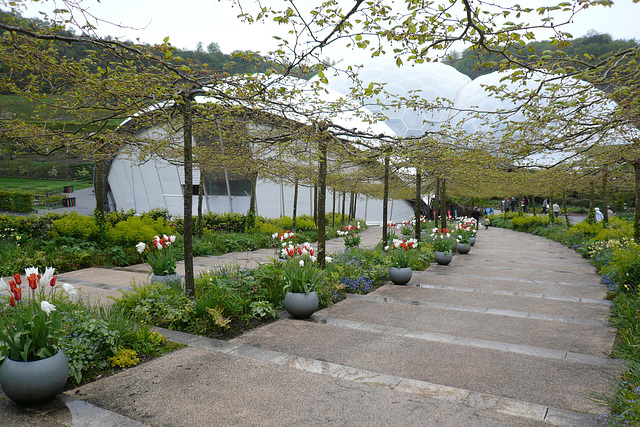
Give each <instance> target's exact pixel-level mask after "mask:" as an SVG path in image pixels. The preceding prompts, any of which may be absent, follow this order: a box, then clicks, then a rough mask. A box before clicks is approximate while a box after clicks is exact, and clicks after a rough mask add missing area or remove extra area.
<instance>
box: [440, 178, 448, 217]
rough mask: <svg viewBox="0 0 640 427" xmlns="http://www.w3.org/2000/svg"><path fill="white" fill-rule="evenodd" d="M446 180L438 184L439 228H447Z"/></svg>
mask: <svg viewBox="0 0 640 427" xmlns="http://www.w3.org/2000/svg"><path fill="white" fill-rule="evenodd" d="M446 182H447V180H446V179H442V181H441V182H440V191H441V193H440V227H441V228H447V186H446Z"/></svg>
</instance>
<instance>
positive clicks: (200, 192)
mask: <svg viewBox="0 0 640 427" xmlns="http://www.w3.org/2000/svg"><path fill="white" fill-rule="evenodd" d="M203 199H204V174H203V173H202V171H200V185H199V186H198V239H202V200H203Z"/></svg>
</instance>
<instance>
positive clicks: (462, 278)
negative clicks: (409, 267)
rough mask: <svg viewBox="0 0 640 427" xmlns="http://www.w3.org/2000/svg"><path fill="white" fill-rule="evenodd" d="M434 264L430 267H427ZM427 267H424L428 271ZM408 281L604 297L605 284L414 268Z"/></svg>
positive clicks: (580, 296) (595, 297)
mask: <svg viewBox="0 0 640 427" xmlns="http://www.w3.org/2000/svg"><path fill="white" fill-rule="evenodd" d="M433 267H434V266H431V267H429V270H430V269H431V268H433ZM429 270H426V272H428V271H429ZM411 282H412V283H414V284H416V285H419V284H424V285H430V286H438V285H439V286H464V287H468V288H471V289H486V290H504V291H508V292H516V293H520V292H525V293H532V294H539V295H557V296H574V297H578V298H591V299H604V298H605V296H606V290H605V288H604V286H602V285H598V286H594V285H585V284H576V283H558V282H555V283H554V282H542V281H531V280H513V279H511V278H504V277H503V278H499V279H498V278H495V277H483V276H475V275H473V272H472V271H468V272H466V273H464V274H453V273H447V271H446V270H444V271H443V270H440V271H439V272H438V273H435V272H431V274H425V272H422V271H414V272H413V276H412V278H411Z"/></svg>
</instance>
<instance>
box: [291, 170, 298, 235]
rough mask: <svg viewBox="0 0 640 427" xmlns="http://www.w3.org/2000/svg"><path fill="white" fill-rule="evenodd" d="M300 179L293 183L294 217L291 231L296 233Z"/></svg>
mask: <svg viewBox="0 0 640 427" xmlns="http://www.w3.org/2000/svg"><path fill="white" fill-rule="evenodd" d="M298 187H299V185H298V178H296V180H295V182H294V183H293V216H292V220H291V230H292V231H296V217H297V216H298Z"/></svg>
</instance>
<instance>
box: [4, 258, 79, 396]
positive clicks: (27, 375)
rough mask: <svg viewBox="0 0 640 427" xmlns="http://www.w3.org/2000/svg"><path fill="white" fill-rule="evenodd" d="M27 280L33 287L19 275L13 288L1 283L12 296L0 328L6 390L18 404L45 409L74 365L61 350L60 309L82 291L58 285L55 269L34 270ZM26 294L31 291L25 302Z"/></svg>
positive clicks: (30, 272) (9, 297) (11, 281)
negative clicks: (43, 404) (43, 405)
mask: <svg viewBox="0 0 640 427" xmlns="http://www.w3.org/2000/svg"><path fill="white" fill-rule="evenodd" d="M25 276H26V282H27V283H26V285H27V286H24V285H23V282H22V278H21V277H20V275H19V274H15V275H14V276H13V279H12V280H10V281H9V283H5V282H4V281H2V279H0V287H1V288H2V289H3V290H4V291H6V292H7V294H8V305H7V307H6V309H5V310H4V311H3V312H2V323H1V326H0V350H1V353H2V354H4V355H5V356H6V357H5V359H4V362H3V363H2V367H0V386H1V387H2V390H3V391H4V393H5V394H6V395H7V397H9V398H10V399H11V400H13V401H15V402H16V403H19V404H21V405H39V404H41V403H45V402H48V401H50V400H53V399H54V398H55V396H56V395H57V394H59V393H61V392H62V390H63V388H64V385H65V384H66V382H67V377H68V374H69V364H68V362H67V357H66V356H65V354H64V353H63V352H62V350H60V349H59V347H58V343H59V341H60V337H61V335H62V326H61V319H60V316H59V313H58V312H57V311H56V304H58V301H60V299H61V298H66V297H68V296H74V295H76V294H77V291H76V290H75V288H74V287H73V286H72V285H69V284H67V283H62V284H57V283H56V278H57V276H55V275H54V269H53V268H52V267H48V268H47V269H46V270H45V272H44V273H42V274H40V273H39V271H38V269H37V268H34V267H30V268H27V269H26V270H25ZM23 289H25V290H26V292H28V296H26V295H25V298H23V295H22V290H23ZM61 291H62V292H63V293H64V294H66V296H65V295H63V294H61V293H60V292H61Z"/></svg>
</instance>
